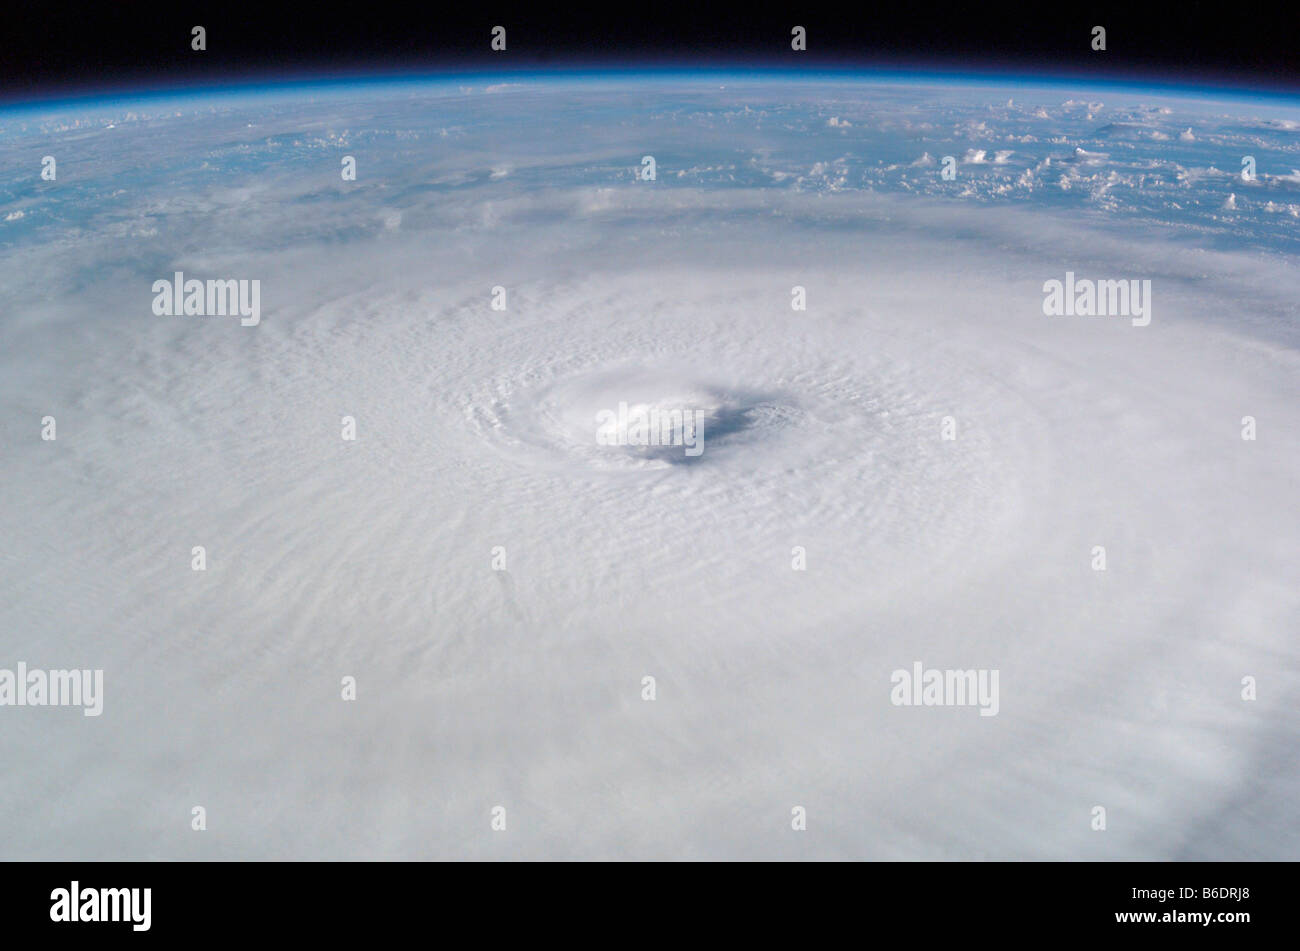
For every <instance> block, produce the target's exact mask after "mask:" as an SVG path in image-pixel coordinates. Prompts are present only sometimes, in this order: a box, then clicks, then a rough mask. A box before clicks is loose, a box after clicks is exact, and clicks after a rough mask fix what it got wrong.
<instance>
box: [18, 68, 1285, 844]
mask: <svg viewBox="0 0 1300 951" xmlns="http://www.w3.org/2000/svg"><path fill="white" fill-rule="evenodd" d="M634 88H635V91H636V95H635V96H633V94H632V91H631V87H624V86H620V85H619V84H618V83H617V82H615V81H609V82H604V83H602V82H595V81H572V82H563V83H562V82H543V81H537V82H521V83H519V84H517V85H510V86H501V87H483V86H475V87H469V86H464V87H460V86H457V85H456V84H454V83H453V84H446V83H441V84H439V83H435V84H397V85H393V86H391V87H389V86H374V87H366V88H363V89H361V90H360V91H359V90H358V88H357V87H351V88H345V89H330V88H327V87H314V88H308V89H304V90H298V91H294V92H282V93H277V94H275V95H266V94H240V95H234V94H232V95H226V96H194V97H183V98H180V99H177V100H174V101H173V100H149V101H140V102H118V103H107V104H100V105H96V106H93V107H91V106H85V105H83V106H80V107H77V108H72V107H68V108H67V109H66V110H65V111H60V112H50V111H48V110H47V111H36V112H31V111H28V112H24V111H21V110H14V111H12V112H11V113H10V114H9V115H8V118H7V121H6V122H5V123H4V128H3V131H2V132H0V153H2V154H3V156H4V158H5V161H4V163H3V167H4V168H5V169H7V170H8V169H20V171H7V172H6V174H5V181H4V183H3V186H4V191H3V196H2V197H3V199H4V205H5V214H4V215H3V218H4V220H3V222H0V247H3V255H2V256H0V287H2V288H3V289H2V290H0V295H2V297H0V431H2V433H3V449H2V450H0V451H2V452H3V469H4V473H5V491H4V493H3V495H2V496H0V537H3V538H4V539H5V540H6V542H5V545H4V546H3V552H2V554H0V564H2V565H3V569H2V570H0V593H2V596H0V639H2V641H0V648H2V652H0V667H2V668H8V669H12V668H14V667H15V665H16V664H17V663H18V662H19V661H20V660H21V661H22V662H24V663H25V664H27V665H29V666H30V667H32V668H48V669H74V670H96V671H98V670H102V671H103V677H102V688H101V689H100V690H99V693H98V697H97V700H96V702H97V703H98V704H100V705H101V707H102V710H101V714H100V715H98V716H94V717H85V716H82V715H81V713H80V712H78V711H77V710H75V709H73V710H65V709H58V708H55V707H52V706H50V707H45V708H41V707H36V706H24V707H21V708H20V707H17V706H0V738H2V742H3V752H4V755H3V759H4V762H5V768H4V769H3V770H0V826H2V827H3V828H4V830H5V835H4V836H3V840H2V841H0V855H3V856H4V857H8V858H29V857H40V858H108V857H112V858H210V857H216V858H246V857H272V858H429V857H475V858H540V857H575V858H591V857H604V858H622V857H639V858H752V857H790V858H802V857H809V858H811V857H823V858H928V859H929V858H944V859H947V858H1065V857H1072V858H1133V859H1166V858H1227V859H1239V858H1296V857H1297V856H1298V855H1300V840H1298V839H1297V831H1296V830H1297V828H1298V827H1297V825H1296V823H1295V822H1294V808H1295V805H1294V804H1295V803H1296V802H1297V801H1300V770H1298V767H1297V760H1296V757H1295V756H1294V751H1295V749H1296V744H1297V741H1298V740H1300V714H1297V709H1300V707H1298V703H1300V646H1298V643H1297V639H1296V631H1297V623H1298V622H1300V597H1298V596H1297V589H1296V585H1295V578H1296V573H1297V568H1300V517H1298V515H1297V511H1298V510H1297V506H1296V505H1295V490H1296V482H1295V478H1296V472H1297V470H1298V468H1300V426H1298V425H1297V417H1296V407H1297V406H1298V405H1300V399H1298V397H1300V386H1298V385H1297V384H1298V381H1300V373H1298V371H1300V350H1298V349H1297V348H1298V346H1300V334H1298V332H1297V323H1296V316H1297V304H1296V302H1297V300H1300V272H1298V271H1297V269H1296V257H1295V255H1296V252H1297V249H1298V248H1300V224H1298V223H1297V222H1300V217H1297V215H1298V214H1300V187H1298V185H1297V182H1300V176H1297V173H1295V172H1294V171H1293V168H1294V167H1296V166H1300V137H1298V135H1300V133H1298V130H1300V125H1298V124H1297V123H1296V122H1295V121H1294V119H1293V118H1288V117H1287V114H1286V113H1285V111H1284V110H1277V109H1270V108H1269V107H1267V106H1256V105H1254V104H1247V103H1243V102H1239V101H1235V100H1224V101H1217V102H1210V103H1206V102H1198V101H1195V100H1191V99H1177V98H1172V97H1171V98H1168V99H1160V98H1159V97H1156V96H1154V95H1150V94H1147V93H1141V94H1139V93H1126V92H1120V91H1115V90H1108V91H1107V92H1106V93H1105V94H1100V93H1095V92H1094V93H1092V94H1081V95H1083V97H1082V98H1079V96H1078V95H1075V94H1071V93H1069V92H1064V91H1061V90H1056V89H1039V90H1024V89H1016V90H1014V91H1007V90H999V89H992V88H984V87H977V86H965V85H963V86H957V87H939V86H932V87H925V86H918V85H914V84H908V83H896V84H869V83H854V82H847V81H840V82H834V83H833V82H829V81H828V82H826V83H813V82H810V81H804V82H798V83H782V82H749V83H746V82H742V81H736V82H732V81H731V80H729V79H723V80H717V81H715V80H712V79H709V80H701V79H693V80H686V79H681V80H675V81H671V82H670V81H654V82H649V81H647V82H645V83H640V84H637V85H636V86H635V87H634ZM1292 115H1293V113H1292ZM47 154H49V155H52V156H54V157H55V158H56V159H57V162H58V172H57V178H56V179H55V180H53V181H48V182H41V184H40V185H39V186H38V187H33V186H32V185H31V179H32V178H33V171H32V170H34V169H38V168H39V163H40V159H41V157H42V156H45V155H47ZM1247 154H1249V155H1251V156H1253V158H1254V160H1255V162H1256V166H1257V168H1258V173H1257V174H1256V175H1254V176H1253V177H1250V178H1249V179H1243V177H1242V175H1241V172H1240V169H1241V168H1242V165H1241V164H1240V158H1241V157H1242V156H1244V155H1247ZM946 156H949V157H952V158H953V159H954V161H953V162H952V163H945V162H944V158H945V157H946ZM345 157H351V158H352V159H353V168H354V171H355V177H354V178H348V177H346V176H344V175H341V174H340V168H344V169H346V167H347V165H346V162H345V161H344V158H345ZM645 157H652V158H653V162H652V163H651V164H647V163H645V162H643V159H644V158H645ZM1288 163H1290V164H1288ZM651 168H652V169H653V177H647V169H651ZM949 168H951V169H954V170H955V171H954V174H953V176H952V177H951V178H949V177H945V174H944V170H945V169H949ZM1230 195H1231V196H1232V199H1231V201H1230V202H1229V196H1230ZM1067 275H1068V276H1067ZM191 280H192V281H196V282H202V284H201V286H199V287H197V288H196V291H195V297H194V299H193V307H192V308H191V307H190V306H188V305H187V303H186V296H185V295H186V282H188V281H191ZM1085 280H1086V281H1089V282H1095V287H1094V292H1093V293H1092V294H1091V295H1090V299H1091V300H1092V301H1093V304H1094V305H1095V306H1094V307H1093V309H1092V310H1088V309H1087V308H1086V307H1075V306H1074V305H1075V304H1076V303H1078V302H1079V301H1080V300H1082V296H1081V291H1080V290H1079V288H1080V286H1081V282H1083V281H1085ZM155 282H163V283H165V284H167V285H168V286H167V287H166V288H161V289H155ZM208 282H222V283H221V284H220V286H219V287H217V288H216V289H215V290H212V288H211V285H210V284H209V283H208ZM1050 282H1056V285H1057V286H1056V287H1054V288H1053V287H1050V286H1048V285H1050ZM1105 282H1109V283H1105ZM1131 282H1132V283H1131ZM1121 284H1122V288H1123V290H1124V294H1123V303H1124V308H1126V309H1122V308H1121V307H1120V306H1119V304H1120V301H1121V297H1120V291H1121ZM1067 285H1068V289H1069V292H1068V293H1067ZM254 287H256V288H257V290H256V294H257V295H258V296H257V304H256V305H254V304H253V300H254V298H253V296H252V295H253V293H254V290H253V289H254ZM1130 290H1131V291H1132V294H1131V295H1130V294H1129V293H1128V292H1129V291H1130ZM1054 295H1055V296H1057V297H1058V298H1059V299H1058V300H1056V301H1055V303H1053V301H1052V298H1053V296H1054ZM155 299H158V300H159V301H160V303H159V304H158V306H157V307H155V306H154V302H155ZM210 299H211V300H213V301H214V302H215V303H216V304H221V305H222V306H220V307H219V308H218V307H216V306H215V304H214V307H213V308H209V307H208V302H209V300H210ZM1067 302H1069V305H1070V306H1067ZM226 305H229V306H226ZM1057 305H1059V306H1057ZM1111 305H1114V306H1113V307H1112V306H1111ZM254 309H256V319H253V315H254ZM218 310H220V311H221V313H218V312H217V311H218ZM1121 311H1122V312H1121ZM1117 314H1118V315H1119V316H1116V315H1117ZM241 315H242V319H241ZM1100 315H1105V317H1104V319H1102V316H1100ZM652 411H653V413H654V414H655V415H654V422H653V423H651V422H650V420H651V416H650V414H651V412H652ZM674 414H676V415H674ZM46 419H48V420H49V421H50V422H49V423H44V422H43V420H46ZM603 426H608V427H609V428H608V429H607V430H605V433H606V435H608V436H610V438H605V436H602V427H603ZM637 427H641V428H640V429H638V428H637ZM43 429H45V430H50V433H49V434H48V435H49V436H50V437H52V438H43V435H42V434H43ZM652 431H653V432H654V433H655V434H656V437H655V438H654V439H653V440H652V439H651V436H650V433H651V432H652ZM629 433H631V434H632V435H629ZM664 433H667V434H668V437H667V438H661V436H662V434H664ZM620 434H621V435H620ZM697 436H698V445H697V448H699V450H700V451H698V452H691V451H689V450H690V449H692V448H693V444H692V443H691V442H690V440H693V439H696V437H697ZM349 692H351V696H348V694H349ZM353 697H354V698H355V699H352V698H353ZM195 807H200V808H201V809H202V812H203V815H204V816H206V828H205V829H204V830H203V831H202V833H201V834H200V833H199V832H197V831H196V828H195V826H194V825H193V824H192V823H191V813H192V809H194V808H195ZM1098 809H1100V810H1102V811H1101V812H1098V811H1097V810H1098ZM792 815H793V816H795V817H796V818H795V821H794V822H792ZM18 816H22V817H25V818H24V821H23V822H18V821H16V818H15V817H18ZM801 817H802V818H801Z"/></svg>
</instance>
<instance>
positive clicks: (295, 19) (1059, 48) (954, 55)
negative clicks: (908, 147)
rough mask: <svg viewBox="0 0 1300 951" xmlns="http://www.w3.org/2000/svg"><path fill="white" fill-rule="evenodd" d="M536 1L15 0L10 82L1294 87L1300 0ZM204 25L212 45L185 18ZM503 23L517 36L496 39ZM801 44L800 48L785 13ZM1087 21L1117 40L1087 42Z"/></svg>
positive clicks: (7, 90) (13, 85)
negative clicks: (935, 75) (453, 80)
mask: <svg viewBox="0 0 1300 951" xmlns="http://www.w3.org/2000/svg"><path fill="white" fill-rule="evenodd" d="M1033 11H1034V8H1033V7H1031V6H1029V5H1024V6H1020V5H1017V7H1015V8H1009V7H1006V6H998V7H994V6H991V5H978V4H960V5H956V4H954V5H944V4H941V3H934V2H930V3H924V4H922V3H912V4H893V5H887V4H883V3H870V4H868V3H861V4H845V3H837V4H833V5H832V4H816V3H813V4H807V3H794V4H788V5H763V6H758V5H746V4H734V3H728V4H707V3H695V4H683V3H656V2H653V0H633V2H626V0H620V2H611V3H609V4H606V5H605V6H603V7H599V8H593V9H583V8H574V7H572V6H569V7H566V8H565V9H563V10H557V11H554V12H552V11H548V10H546V9H544V7H543V6H542V4H540V3H533V4H521V3H504V4H502V3H491V2H488V3H481V4H480V3H473V4H463V5H460V6H456V7H443V6H441V5H439V4H434V3H429V4H423V5H412V4H402V5H382V4H379V3H369V2H367V3H351V4H347V5H337V4H334V3H329V4H328V5H311V4H309V3H301V4H294V5H290V4H278V3H271V2H267V3H259V4H257V5H255V6H242V5H238V4H229V3H224V4H223V3H190V4H185V3H178V4H169V5H161V4H151V3H130V2H126V3H111V2H108V3H105V2H101V3H96V4H86V5H80V4H62V5H53V6H46V5H43V4H36V3H31V2H26V0H23V2H17V3H12V2H11V3H10V4H7V5H6V8H5V9H4V11H3V13H2V14H0V23H2V24H3V29H4V34H5V35H4V36H3V50H2V52H0V84H2V90H3V91H2V92H0V95H2V96H3V98H4V99H6V100H27V99H38V98H47V97H57V96H65V95H75V94H81V93H93V92H95V91H99V90H110V89H120V88H123V87H126V88H132V89H137V88H138V89H145V90H149V89H161V88H166V87H168V86H173V85H176V84H181V83H183V84H197V85H203V84H209V83H213V84H216V83H224V82H231V81H241V80H246V81H247V80H259V79H275V78H289V77H297V76H312V75H325V76H327V75H353V74H359V73H370V72H377V71H389V70H415V71H442V70H452V71H494V72H495V71H512V70H519V69H533V68H536V67H539V66H542V67H586V66H616V67H617V66H623V67H631V66H640V65H652V64H670V65H675V66H681V67H695V66H705V67H709V66H716V67H736V66H787V67H796V68H819V67H820V68H843V67H853V66H882V67H891V68H903V69H918V70H923V69H940V70H953V71H976V72H980V71H987V72H1034V73H1047V74H1051V75H1056V76H1065V77H1078V78H1080V79H1092V78H1095V79H1109V80H1119V81H1128V80H1133V81H1144V80H1156V81H1164V82H1169V83H1186V84H1194V85H1202V86H1229V87H1241V88H1244V89H1256V90H1261V91H1296V90H1300V53H1297V50H1300V14H1297V12H1296V10H1295V8H1294V7H1290V6H1288V5H1286V4H1280V5H1252V6H1232V5H1224V4H1220V3H1215V4H1210V3H1195V2H1193V3H1184V4H1177V5H1174V4H1170V5H1167V6H1161V7H1154V6H1153V7H1148V8H1143V7H1140V6H1138V5H1137V4H1134V3H1129V4H1092V5H1078V4H1063V5H1061V4H1058V5H1055V6H1054V7H1053V8H1051V9H1045V10H1042V11H1041V12H1033ZM196 24H200V25H202V26H204V27H206V29H207V33H208V48H207V51H206V52H201V53H199V52H193V51H192V50H191V49H190V28H191V27H192V26H194V25H196ZM496 24H501V25H504V26H505V27H506V29H507V31H508V34H507V36H508V49H507V51H506V52H504V53H494V52H492V51H491V50H490V49H489V45H488V44H489V37H490V30H491V28H492V26H494V25H496ZM795 24H799V25H802V26H804V27H806V28H807V31H808V51H807V52H806V53H794V52H792V51H791V50H790V28H791V27H792V26H793V25H795ZM1094 25H1102V26H1104V27H1106V31H1107V50H1106V51H1105V52H1093V51H1092V50H1091V48H1090V40H1091V31H1092V27H1093V26H1094Z"/></svg>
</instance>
